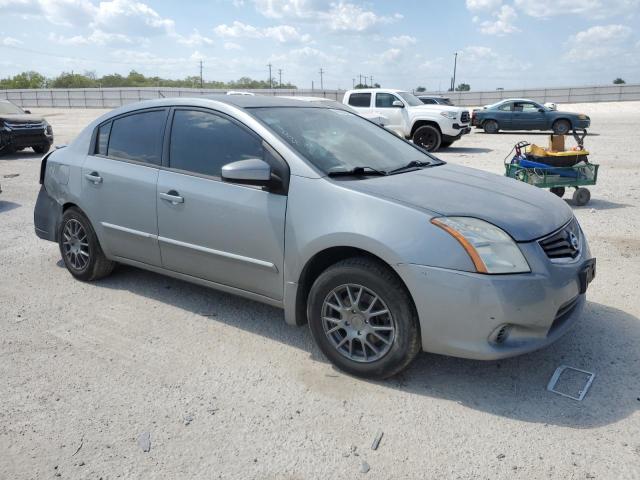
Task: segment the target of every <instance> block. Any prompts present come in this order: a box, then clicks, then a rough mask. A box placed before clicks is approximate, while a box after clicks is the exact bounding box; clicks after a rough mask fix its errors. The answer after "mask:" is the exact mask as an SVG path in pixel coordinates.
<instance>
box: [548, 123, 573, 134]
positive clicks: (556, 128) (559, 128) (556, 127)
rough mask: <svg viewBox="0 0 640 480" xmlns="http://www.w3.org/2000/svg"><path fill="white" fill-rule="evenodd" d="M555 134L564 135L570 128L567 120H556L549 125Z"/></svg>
mask: <svg viewBox="0 0 640 480" xmlns="http://www.w3.org/2000/svg"><path fill="white" fill-rule="evenodd" d="M551 128H552V130H553V133H555V134H556V135H566V134H567V133H569V131H570V130H571V124H570V123H569V120H556V121H555V122H553V126H552V127H551Z"/></svg>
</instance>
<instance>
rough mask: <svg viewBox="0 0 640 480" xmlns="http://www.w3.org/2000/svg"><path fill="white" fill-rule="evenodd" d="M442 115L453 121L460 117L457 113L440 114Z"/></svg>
mask: <svg viewBox="0 0 640 480" xmlns="http://www.w3.org/2000/svg"><path fill="white" fill-rule="evenodd" d="M440 115H442V116H443V117H447V118H450V119H452V120H453V119H454V118H456V117H457V116H458V114H457V113H456V112H440Z"/></svg>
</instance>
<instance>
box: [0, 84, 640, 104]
mask: <svg viewBox="0 0 640 480" xmlns="http://www.w3.org/2000/svg"><path fill="white" fill-rule="evenodd" d="M227 91H228V90H218V89H200V88H153V87H147V88H60V89H30V90H27V89H25V90H0V99H7V100H11V101H12V102H14V103H15V104H17V105H20V106H21V107H57V108H115V107H119V106H120V105H125V104H127V103H133V102H138V101H140V100H148V99H152V98H169V97H199V96H206V95H213V94H220V93H226V92H227ZM243 91H247V92H252V93H256V94H260V95H284V96H312V97H324V98H330V99H332V100H338V101H341V100H342V97H343V95H344V90H305V89H297V90H296V89H293V90H288V89H273V90H269V89H266V90H243ZM423 94H424V95H443V96H447V97H449V98H451V100H452V101H453V102H454V103H455V104H456V105H461V106H478V105H486V104H489V103H495V102H498V101H500V100H502V99H505V98H529V99H531V100H535V101H537V102H541V103H545V102H553V103H591V102H624V101H631V100H640V84H634V85H606V86H599V87H598V86H597V87H566V88H537V89H527V90H491V91H481V92H480V91H478V92H475V91H471V92H425V93H423Z"/></svg>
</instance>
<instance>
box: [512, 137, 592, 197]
mask: <svg viewBox="0 0 640 480" xmlns="http://www.w3.org/2000/svg"><path fill="white" fill-rule="evenodd" d="M580 145H581V144H580ZM525 148H526V150H527V152H526V153H525V154H524V155H523V152H524V150H525ZM534 148H537V147H535V146H534ZM514 149H515V151H516V156H515V157H514V158H513V159H512V160H511V161H510V162H508V163H505V170H506V172H505V175H506V176H507V177H511V178H515V179H516V180H519V181H521V182H525V183H528V184H529V185H535V186H536V187H540V188H548V189H550V190H551V193H555V194H556V195H558V196H559V197H562V196H563V195H564V193H565V189H566V188H568V187H572V188H575V189H576V190H575V192H574V193H573V201H574V203H575V204H576V205H586V204H587V203H589V200H590V199H591V192H589V190H588V189H586V188H584V186H585V185H595V184H596V181H597V180H598V167H599V165H596V164H595V163H590V162H589V161H588V160H587V156H586V155H584V154H586V153H588V152H586V151H581V152H576V153H577V154H578V155H580V156H579V157H578V156H576V158H575V159H574V161H577V162H578V163H575V164H574V165H571V166H556V165H547V164H543V163H540V160H542V158H541V157H537V158H536V157H533V158H534V159H535V160H537V161H532V160H530V159H531V158H532V156H531V155H530V154H529V155H527V153H530V152H531V147H529V144H528V143H527V142H520V143H518V144H517V145H516V146H515V147H514ZM512 151H513V150H512ZM562 153H563V154H565V156H566V155H568V154H570V152H562ZM507 157H508V155H507ZM547 161H549V162H551V161H557V159H553V160H547Z"/></svg>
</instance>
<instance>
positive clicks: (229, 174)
mask: <svg viewBox="0 0 640 480" xmlns="http://www.w3.org/2000/svg"><path fill="white" fill-rule="evenodd" d="M222 180H224V181H225V182H231V183H239V184H242V185H257V186H261V187H266V186H267V185H269V183H270V182H271V167H270V166H269V164H268V163H267V162H265V161H264V160H261V159H259V158H250V159H248V160H238V161H237V162H231V163H227V164H226V165H225V166H223V167H222Z"/></svg>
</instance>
